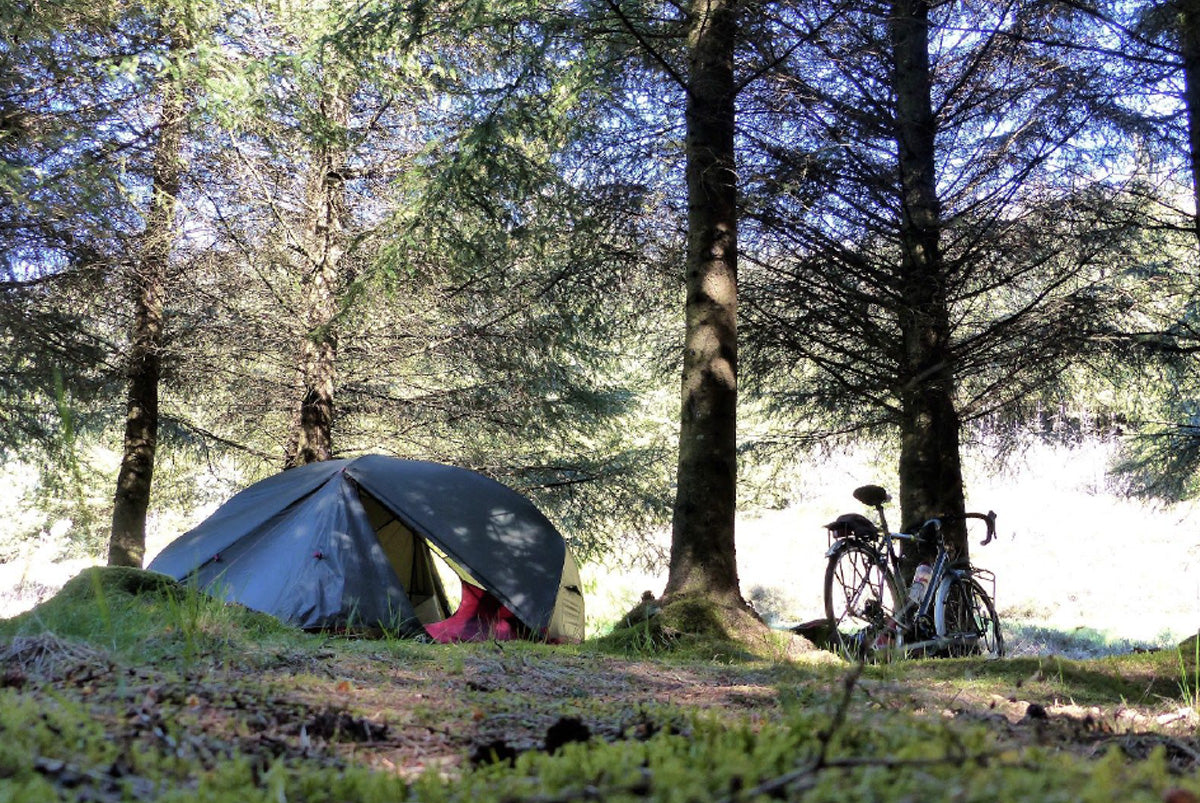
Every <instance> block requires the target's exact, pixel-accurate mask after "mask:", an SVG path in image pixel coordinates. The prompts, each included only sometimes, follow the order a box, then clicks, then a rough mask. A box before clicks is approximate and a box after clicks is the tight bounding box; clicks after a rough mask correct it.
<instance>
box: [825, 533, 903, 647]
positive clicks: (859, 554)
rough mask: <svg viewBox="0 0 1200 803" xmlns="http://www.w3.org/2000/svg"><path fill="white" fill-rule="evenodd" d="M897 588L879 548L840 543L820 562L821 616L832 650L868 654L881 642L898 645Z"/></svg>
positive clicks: (899, 642)
mask: <svg viewBox="0 0 1200 803" xmlns="http://www.w3.org/2000/svg"><path fill="white" fill-rule="evenodd" d="M899 600H900V593H899V591H898V590H897V588H896V580H895V578H894V577H893V576H892V573H891V571H890V570H889V569H888V568H887V566H886V565H885V564H884V562H883V561H882V560H881V559H880V556H879V553H878V552H876V551H875V550H874V549H873V548H871V547H869V546H867V545H866V544H857V543H846V544H844V545H843V546H842V548H841V549H840V550H839V551H838V552H836V553H835V554H834V555H832V556H831V557H830V558H829V565H828V566H826V567H825V618H826V619H828V620H829V626H830V631H831V634H832V639H833V642H834V644H835V646H837V648H838V651H839V652H841V653H842V654H843V655H845V656H846V657H848V658H854V659H859V658H870V657H873V653H875V652H878V651H879V650H880V649H881V648H882V649H887V650H899V649H900V648H901V647H902V646H903V644H902V640H903V634H902V633H900V632H898V631H897V629H896V628H895V626H894V620H895V615H896V609H897V603H898V602H899Z"/></svg>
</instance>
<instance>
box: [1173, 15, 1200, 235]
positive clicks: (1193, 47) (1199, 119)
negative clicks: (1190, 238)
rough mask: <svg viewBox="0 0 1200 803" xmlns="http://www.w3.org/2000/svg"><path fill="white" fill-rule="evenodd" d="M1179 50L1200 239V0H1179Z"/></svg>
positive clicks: (1193, 194)
mask: <svg viewBox="0 0 1200 803" xmlns="http://www.w3.org/2000/svg"><path fill="white" fill-rule="evenodd" d="M1178 8H1179V27H1180V30H1179V50H1180V55H1181V56H1182V59H1183V101H1184V107H1185V108H1186V109H1187V119H1188V146H1189V147H1188V153H1189V155H1190V157H1191V167H1192V197H1193V199H1194V201H1195V204H1196V209H1195V212H1196V214H1195V216H1194V217H1193V227H1194V228H1195V231H1196V237H1197V240H1198V241H1200V1H1198V0H1180V1H1179V5H1178Z"/></svg>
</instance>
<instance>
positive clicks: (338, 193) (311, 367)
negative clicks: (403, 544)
mask: <svg viewBox="0 0 1200 803" xmlns="http://www.w3.org/2000/svg"><path fill="white" fill-rule="evenodd" d="M321 104H322V109H321V112H322V116H323V118H324V119H326V120H328V121H330V128H332V129H334V130H335V132H336V133H333V134H329V135H327V136H326V137H325V139H324V140H323V141H322V142H321V143H320V145H319V146H318V147H317V148H316V149H315V151H314V154H313V156H314V159H313V165H312V173H311V174H310V176H309V190H308V193H307V210H306V214H307V216H308V217H307V220H306V223H305V228H304V240H305V248H304V256H303V262H304V267H303V275H302V280H301V287H302V297H303V303H304V322H305V328H306V333H305V337H304V341H303V343H302V344H301V348H300V379H301V383H302V390H301V398H300V406H299V409H298V411H297V414H296V419H295V421H296V423H295V426H294V428H293V433H292V437H291V439H290V442H289V447H288V449H287V453H286V455H285V458H284V468H292V467H294V466H302V465H305V464H307V463H314V462H318V461H321V460H329V459H331V458H332V457H333V412H334V411H333V397H334V384H335V381H336V372H337V350H338V339H337V329H336V318H337V313H338V300H339V295H340V287H341V285H342V277H341V270H342V256H343V254H344V253H345V222H344V221H345V214H346V189H345V178H344V176H345V172H346V148H345V145H344V144H343V143H342V142H341V140H340V139H339V138H338V137H339V134H340V132H341V131H343V130H344V129H345V126H346V124H347V122H348V115H349V104H348V102H347V100H346V98H345V97H343V96H342V94H341V93H340V91H339V90H338V89H331V90H329V91H327V92H326V93H325V95H324V96H323V97H322V99H321Z"/></svg>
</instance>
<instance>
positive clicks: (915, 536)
mask: <svg viewBox="0 0 1200 803" xmlns="http://www.w3.org/2000/svg"><path fill="white" fill-rule="evenodd" d="M949 519H963V520H966V519H979V520H980V521H982V522H985V523H986V524H987V537H986V538H984V539H983V540H982V541H980V542H979V545H980V546H987V545H988V544H990V543H991V542H992V540H993V539H995V537H996V511H994V510H989V511H988V512H987V513H986V514H985V513H964V514H963V515H961V516H941V517H939V518H933V519H929V520H928V521H926V522H925V523H924V524H922V525H921V526H920V527H918V528H917V531H916V532H915V533H892V537H893V538H899V539H901V540H906V541H916V540H919V539H920V538H921V533H922V532H923V531H924V530H925V528H926V527H928V526H929V525H931V524H932V525H933V527H934V530H935V531H940V530H941V529H942V521H944V520H949Z"/></svg>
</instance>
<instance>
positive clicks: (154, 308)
mask: <svg viewBox="0 0 1200 803" xmlns="http://www.w3.org/2000/svg"><path fill="white" fill-rule="evenodd" d="M161 86H162V89H161V92H162V99H161V102H162V115H161V119H160V120H159V124H158V141H157V142H156V143H155V146H154V165H153V176H152V179H151V181H152V192H151V197H150V206H149V209H148V210H147V213H146V226H145V230H144V231H143V232H142V240H141V248H140V253H139V257H138V259H137V261H136V263H135V264H134V266H133V276H132V282H131V289H132V294H133V299H134V318H133V329H132V332H131V334H130V353H129V369H128V370H129V374H128V379H129V386H128V397H127V401H126V416H125V444H124V452H123V455H122V458H121V469H120V472H119V473H118V475H117V492H116V496H115V498H114V500H113V520H112V534H111V537H110V540H109V545H108V564H109V565H110V566H133V567H137V568H141V565H142V558H143V556H144V555H145V552H146V511H147V509H148V508H149V506H150V490H151V481H152V479H153V476H154V457H155V451H156V448H157V444H158V383H159V377H160V375H161V373H162V341H163V299H164V296H165V294H166V287H167V264H168V260H169V259H170V255H171V246H172V244H173V243H174V240H175V203H176V198H177V197H178V195H179V186H180V182H181V180H182V177H183V170H184V168H183V161H182V159H181V148H182V146H183V137H184V129H185V127H186V122H187V121H186V108H185V101H184V97H183V90H182V87H180V85H179V84H178V83H177V82H176V81H175V80H174V79H173V78H170V77H164V78H163V80H162V84H161Z"/></svg>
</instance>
